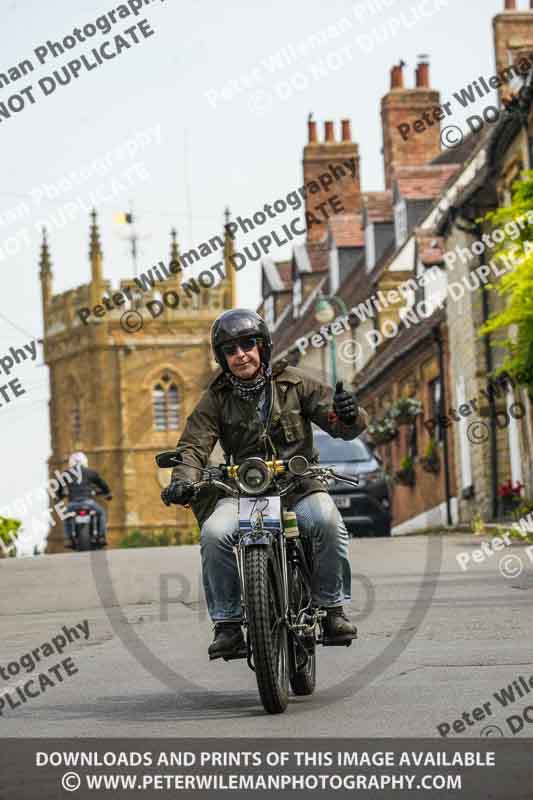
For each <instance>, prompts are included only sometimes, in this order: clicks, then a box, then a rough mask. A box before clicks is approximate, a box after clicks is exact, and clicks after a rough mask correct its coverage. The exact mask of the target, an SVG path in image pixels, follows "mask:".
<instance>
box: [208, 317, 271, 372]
mask: <svg viewBox="0 0 533 800" xmlns="http://www.w3.org/2000/svg"><path fill="white" fill-rule="evenodd" d="M243 336H256V337H257V339H258V342H257V344H258V347H259V352H260V353H261V362H262V363H263V364H264V365H265V366H266V367H268V366H270V359H271V357H272V337H271V336H270V331H269V330H268V328H267V325H266V322H265V321H264V319H262V318H261V317H260V316H259V314H256V313H255V311H248V309H246V308H232V309H231V310H230V311H224V313H223V314H221V315H220V316H219V317H217V319H216V320H215V321H214V323H213V327H212V328H211V347H212V348H213V353H214V355H215V359H216V361H217V363H218V364H220V366H221V367H222V369H223V370H224V371H225V372H227V371H228V370H229V367H228V365H227V362H226V357H225V355H224V353H223V352H222V349H221V347H222V345H223V344H226V342H231V341H234V340H235V339H240V338H241V337H243Z"/></svg>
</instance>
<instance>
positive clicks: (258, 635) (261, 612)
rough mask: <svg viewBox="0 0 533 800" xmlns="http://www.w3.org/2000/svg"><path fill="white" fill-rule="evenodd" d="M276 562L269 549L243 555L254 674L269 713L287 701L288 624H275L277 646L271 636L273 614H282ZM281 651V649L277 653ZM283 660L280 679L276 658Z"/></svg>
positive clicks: (278, 711) (251, 549)
mask: <svg viewBox="0 0 533 800" xmlns="http://www.w3.org/2000/svg"><path fill="white" fill-rule="evenodd" d="M275 570H276V564H275V561H274V558H273V554H272V551H271V550H270V548H267V547H264V546H257V547H253V546H252V547H247V548H246V557H245V575H246V606H247V616H248V626H249V631H250V639H251V643H252V653H253V659H254V667H255V676H256V679H257V686H258V688H259V694H260V697H261V702H262V703H263V706H264V708H265V711H267V712H268V713H269V714H281V713H282V712H283V711H285V709H286V708H287V704H288V701H289V685H288V684H289V679H288V672H289V665H288V643H287V627H286V624H285V623H284V622H282V623H280V624H278V625H277V627H276V628H275V632H276V631H277V640H278V647H277V648H276V646H275V645H276V640H275V637H273V636H272V626H273V617H277V618H278V619H279V618H280V616H281V607H282V600H281V597H279V596H278V591H277V587H276V583H275V577H274V576H275ZM279 651H281V652H279ZM279 658H282V659H284V670H283V674H282V676H281V681H280V678H279V675H278V659H279Z"/></svg>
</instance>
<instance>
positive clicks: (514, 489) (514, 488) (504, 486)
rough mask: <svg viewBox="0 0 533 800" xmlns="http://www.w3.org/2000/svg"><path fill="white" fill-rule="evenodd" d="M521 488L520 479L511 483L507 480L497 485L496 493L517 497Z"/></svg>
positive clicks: (522, 486)
mask: <svg viewBox="0 0 533 800" xmlns="http://www.w3.org/2000/svg"><path fill="white" fill-rule="evenodd" d="M523 488H524V484H523V483H520V481H517V482H516V483H515V484H513V483H512V482H511V481H510V480H508V481H506V482H505V483H501V484H500V485H499V486H498V495H499V496H500V497H513V498H515V497H516V498H518V497H520V495H521V493H522V489H523Z"/></svg>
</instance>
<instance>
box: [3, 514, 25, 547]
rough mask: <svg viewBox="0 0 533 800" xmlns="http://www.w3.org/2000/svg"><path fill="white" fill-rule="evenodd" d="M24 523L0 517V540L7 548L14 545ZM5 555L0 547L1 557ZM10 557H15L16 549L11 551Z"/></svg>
mask: <svg viewBox="0 0 533 800" xmlns="http://www.w3.org/2000/svg"><path fill="white" fill-rule="evenodd" d="M21 525H22V522H20V520H18V519H8V518H7V517H0V540H1V541H2V542H3V543H4V545H5V546H6V548H9V547H11V546H12V545H13V543H14V540H15V538H16V536H17V534H18V531H19V529H20V526H21ZM2 555H3V548H1V547H0V557H1V556H2ZM9 555H10V556H15V555H16V551H15V548H13V549H12V550H10V552H9Z"/></svg>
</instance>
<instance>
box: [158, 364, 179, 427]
mask: <svg viewBox="0 0 533 800" xmlns="http://www.w3.org/2000/svg"><path fill="white" fill-rule="evenodd" d="M179 405H180V404H179V395H178V387H177V386H176V384H175V383H171V379H170V376H169V375H163V376H162V377H161V381H160V382H159V383H157V384H156V385H155V386H154V388H153V390H152V407H153V414H154V428H155V430H156V431H177V430H178V429H179V422H180V415H179Z"/></svg>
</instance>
